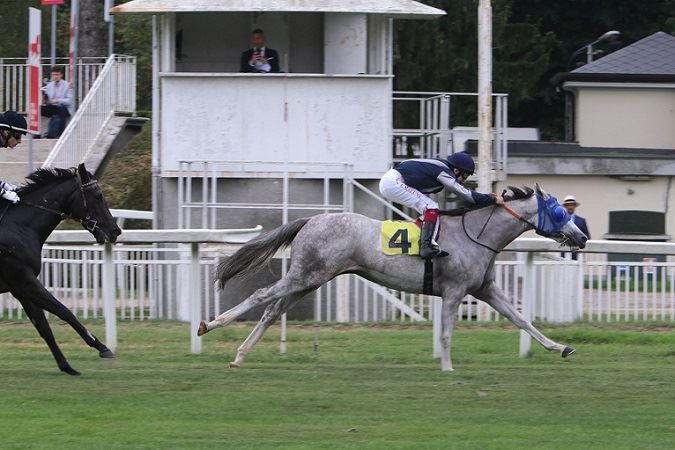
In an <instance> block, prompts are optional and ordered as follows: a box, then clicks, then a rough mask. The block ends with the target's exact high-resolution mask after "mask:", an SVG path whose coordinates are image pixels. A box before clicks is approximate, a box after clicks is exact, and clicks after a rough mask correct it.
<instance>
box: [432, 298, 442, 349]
mask: <svg viewBox="0 0 675 450" xmlns="http://www.w3.org/2000/svg"><path fill="white" fill-rule="evenodd" d="M430 299H431V302H432V303H431V305H432V306H431V307H432V308H433V311H432V314H433V318H434V322H433V339H434V358H440V357H441V325H442V322H443V317H442V316H443V314H442V310H443V299H442V298H440V297H430Z"/></svg>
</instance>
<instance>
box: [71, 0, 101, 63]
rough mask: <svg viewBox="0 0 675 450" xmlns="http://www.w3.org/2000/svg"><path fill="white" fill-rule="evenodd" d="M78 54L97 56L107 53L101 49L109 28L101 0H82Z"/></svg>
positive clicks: (81, 55)
mask: <svg viewBox="0 0 675 450" xmlns="http://www.w3.org/2000/svg"><path fill="white" fill-rule="evenodd" d="M79 5H80V13H79V19H80V21H79V24H78V27H79V32H78V34H77V36H78V43H77V44H78V50H77V51H78V56H80V57H96V56H102V55H104V54H105V53H104V52H102V51H101V49H102V46H101V42H102V37H103V34H104V33H105V31H106V29H107V26H106V25H107V24H106V22H104V21H103V8H101V7H100V6H101V5H102V2H101V1H100V0H80V3H79Z"/></svg>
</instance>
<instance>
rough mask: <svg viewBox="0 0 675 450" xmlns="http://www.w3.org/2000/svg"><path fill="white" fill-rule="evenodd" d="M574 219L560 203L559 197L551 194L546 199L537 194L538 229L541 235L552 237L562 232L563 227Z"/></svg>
mask: <svg viewBox="0 0 675 450" xmlns="http://www.w3.org/2000/svg"><path fill="white" fill-rule="evenodd" d="M570 220H572V216H570V215H569V214H568V213H567V211H565V208H563V207H562V206H560V205H559V204H558V199H557V198H555V197H554V196H552V195H549V196H548V198H547V199H546V200H544V199H543V198H542V197H541V196H540V195H537V229H536V232H537V234H538V235H540V236H544V237H550V236H553V235H556V234H558V233H560V230H562V227H564V226H565V225H566V224H567V222H569V221H570Z"/></svg>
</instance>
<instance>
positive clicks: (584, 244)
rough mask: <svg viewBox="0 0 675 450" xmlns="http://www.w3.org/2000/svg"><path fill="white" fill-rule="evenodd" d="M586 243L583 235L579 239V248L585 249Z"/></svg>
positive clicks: (586, 239)
mask: <svg viewBox="0 0 675 450" xmlns="http://www.w3.org/2000/svg"><path fill="white" fill-rule="evenodd" d="M586 241H588V238H587V237H586V236H585V235H584V236H582V237H581V244H580V245H579V248H584V247H586Z"/></svg>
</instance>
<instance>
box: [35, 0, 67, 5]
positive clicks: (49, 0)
mask: <svg viewBox="0 0 675 450" xmlns="http://www.w3.org/2000/svg"><path fill="white" fill-rule="evenodd" d="M63 2H64V0H41V1H40V4H41V5H42V6H51V5H63Z"/></svg>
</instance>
